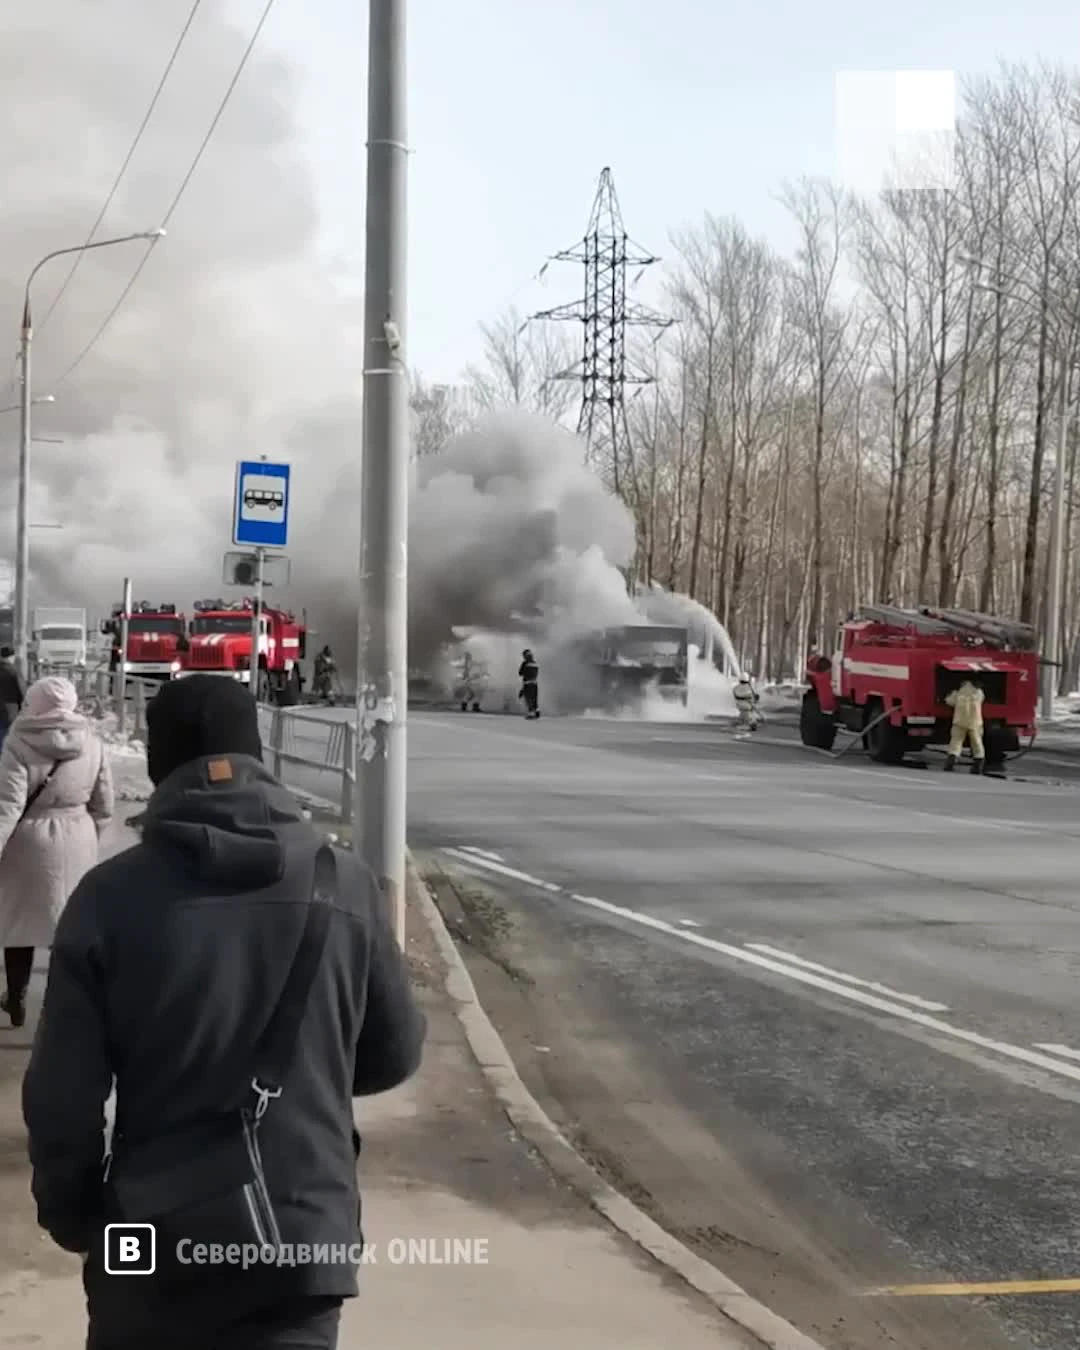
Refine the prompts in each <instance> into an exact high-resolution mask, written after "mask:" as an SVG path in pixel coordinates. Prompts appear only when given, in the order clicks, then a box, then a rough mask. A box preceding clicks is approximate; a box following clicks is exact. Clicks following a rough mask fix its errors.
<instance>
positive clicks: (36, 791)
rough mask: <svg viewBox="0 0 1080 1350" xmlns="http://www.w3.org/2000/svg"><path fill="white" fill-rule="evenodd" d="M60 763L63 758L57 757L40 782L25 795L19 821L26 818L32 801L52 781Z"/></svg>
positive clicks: (33, 801)
mask: <svg viewBox="0 0 1080 1350" xmlns="http://www.w3.org/2000/svg"><path fill="white" fill-rule="evenodd" d="M62 763H63V760H59V759H58V760H57V761H56V762H55V763H54V764H53V766H52V768H51V769H50V770H49V772H48V773H47V774H46V775H45V777H44V778H43V779H42V780H41V782H40V783H39V784H38V785H37V787H36V788H35V789H34V790H33V792H31V793H30V795H29V796H28V797H27V799H26V805H25V806H24V807H23V809H22V812H21V814H20V816H19V820H20V822H21V821H23V820H25V819H26V817H27V815H28V814H29V812H30V810H31V808H32V807H33V805H34V803H35V802H36V801H37V799H38V798H39V797H40V796H41V794H42V793H43V792H44V791H45V789H46V788H47V787H48V786H49V784H50V783H51V782H52V780H53V777H54V776H55V774H56V771H57V769H59V767H60V765H61V764H62Z"/></svg>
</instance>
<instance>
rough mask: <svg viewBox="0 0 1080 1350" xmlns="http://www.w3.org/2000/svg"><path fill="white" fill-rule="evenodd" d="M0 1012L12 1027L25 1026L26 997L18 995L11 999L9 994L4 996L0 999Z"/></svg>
mask: <svg viewBox="0 0 1080 1350" xmlns="http://www.w3.org/2000/svg"><path fill="white" fill-rule="evenodd" d="M0 1012H6V1013H7V1015H8V1019H9V1020H10V1022H11V1025H12V1026H13V1027H16V1028H17V1027H21V1026H25V1024H26V995H25V994H18V995H16V996H15V997H12V995H11V994H10V993H7V994H4V996H3V997H2V998H0Z"/></svg>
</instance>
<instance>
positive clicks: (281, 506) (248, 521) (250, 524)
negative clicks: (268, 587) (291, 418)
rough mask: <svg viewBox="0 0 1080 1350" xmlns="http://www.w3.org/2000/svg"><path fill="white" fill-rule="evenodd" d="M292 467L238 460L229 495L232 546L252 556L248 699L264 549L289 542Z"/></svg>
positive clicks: (254, 669) (254, 686)
mask: <svg viewBox="0 0 1080 1350" xmlns="http://www.w3.org/2000/svg"><path fill="white" fill-rule="evenodd" d="M291 480H292V468H291V465H288V464H281V463H278V464H271V463H269V462H268V461H267V459H266V458H265V456H264V457H263V458H261V459H241V460H239V461H238V462H237V465H236V486H235V488H234V492H233V536H232V537H233V543H234V544H236V545H238V546H239V547H244V546H246V547H248V548H250V549H253V550H254V553H255V561H256V567H255V604H254V609H253V612H252V615H251V666H250V680H251V683H250V686H249V687H250V689H251V696H252V698H254V699H255V700H256V701H257V700H258V697H259V647H260V641H259V638H260V635H261V632H260V630H261V628H262V606H263V585H264V580H265V571H266V550H267V549H270V548H284V547H285V546H286V545H287V544H288V542H289V495H290V486H291Z"/></svg>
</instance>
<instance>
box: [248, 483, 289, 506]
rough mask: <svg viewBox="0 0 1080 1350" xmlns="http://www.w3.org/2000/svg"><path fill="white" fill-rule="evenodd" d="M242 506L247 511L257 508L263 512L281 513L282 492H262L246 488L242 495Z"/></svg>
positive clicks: (283, 500) (283, 504) (283, 498)
mask: <svg viewBox="0 0 1080 1350" xmlns="http://www.w3.org/2000/svg"><path fill="white" fill-rule="evenodd" d="M244 505H245V506H246V507H247V509H248V510H249V511H252V510H255V509H256V508H259V509H261V510H264V511H281V510H284V507H285V494H284V493H283V492H262V491H257V490H256V489H255V488H248V489H247V491H246V492H245V493H244Z"/></svg>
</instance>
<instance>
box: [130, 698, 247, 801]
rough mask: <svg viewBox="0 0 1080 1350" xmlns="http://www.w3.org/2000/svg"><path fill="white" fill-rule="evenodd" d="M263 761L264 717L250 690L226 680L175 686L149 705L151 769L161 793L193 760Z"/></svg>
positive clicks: (148, 759) (149, 766)
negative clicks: (219, 757) (171, 777)
mask: <svg viewBox="0 0 1080 1350" xmlns="http://www.w3.org/2000/svg"><path fill="white" fill-rule="evenodd" d="M205 755H250V756H251V757H252V758H253V759H259V760H261V759H262V740H261V739H260V737H259V717H258V712H257V711H256V707H255V700H254V699H253V698H252V697H251V693H250V691H249V690H248V688H247V686H246V685H243V684H240V683H239V681H237V680H231V679H229V678H228V677H227V676H224V675H189V676H187V677H186V678H185V679H181V680H170V681H169V682H168V684H164V685H162V687H161V690H160V691H159V692H158V693H157V694H155V695H154V697H153V698H152V699H151V700H150V702H149V703H148V704H147V705H146V767H147V772H148V773H149V775H150V781H151V782H152V783H153V784H154V786H155V787H157V785H158V784H159V783H161V782H163V781H164V780H165V779H166V778H168V776H169V774H171V773H172V772H173V771H174V770H175V769H178V768H179V767H180V766H181V765H182V764H188V763H190V762H191V761H192V760H193V759H201V758H203V756H205Z"/></svg>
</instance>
